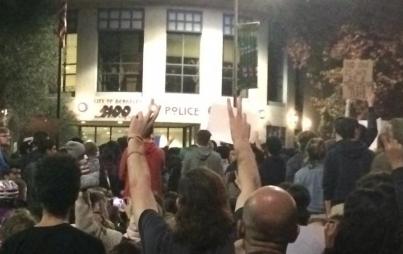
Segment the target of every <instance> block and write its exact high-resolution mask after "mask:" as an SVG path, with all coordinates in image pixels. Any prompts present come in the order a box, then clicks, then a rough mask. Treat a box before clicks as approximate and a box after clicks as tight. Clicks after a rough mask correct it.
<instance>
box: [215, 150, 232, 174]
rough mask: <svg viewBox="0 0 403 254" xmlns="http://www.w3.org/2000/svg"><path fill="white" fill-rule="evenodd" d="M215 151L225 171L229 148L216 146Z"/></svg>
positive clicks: (227, 163) (227, 164)
mask: <svg viewBox="0 0 403 254" xmlns="http://www.w3.org/2000/svg"><path fill="white" fill-rule="evenodd" d="M217 153H218V154H219V155H220V157H221V165H222V168H223V170H224V171H225V169H227V167H228V166H229V153H230V149H229V147H228V146H219V147H217Z"/></svg>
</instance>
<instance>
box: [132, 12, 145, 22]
mask: <svg viewBox="0 0 403 254" xmlns="http://www.w3.org/2000/svg"><path fill="white" fill-rule="evenodd" d="M133 18H134V19H141V20H142V19H143V12H142V11H133Z"/></svg>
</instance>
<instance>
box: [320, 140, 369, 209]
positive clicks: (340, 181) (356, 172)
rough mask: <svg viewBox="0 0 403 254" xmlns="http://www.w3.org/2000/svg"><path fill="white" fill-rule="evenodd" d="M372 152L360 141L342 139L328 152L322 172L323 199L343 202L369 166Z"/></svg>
mask: <svg viewBox="0 0 403 254" xmlns="http://www.w3.org/2000/svg"><path fill="white" fill-rule="evenodd" d="M373 158H374V154H373V153H372V152H371V151H370V150H369V149H368V148H367V146H366V144H364V143H362V142H360V141H351V140H342V141H339V142H337V143H336V144H335V145H334V146H333V147H332V149H331V150H330V151H329V152H328V154H327V156H326V159H325V167H324V173H323V191H324V198H325V200H330V201H332V204H333V205H335V204H339V203H343V202H344V200H345V199H346V197H347V195H348V194H349V193H350V192H351V191H352V190H353V189H354V187H355V183H356V181H357V180H358V179H359V178H361V177H362V176H363V175H365V174H367V173H368V172H369V170H370V168H371V163H372V159H373Z"/></svg>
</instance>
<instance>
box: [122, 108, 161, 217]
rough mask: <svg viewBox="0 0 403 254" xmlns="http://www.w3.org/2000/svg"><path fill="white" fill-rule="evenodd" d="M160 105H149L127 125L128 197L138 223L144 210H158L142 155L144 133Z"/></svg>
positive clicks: (153, 120)
mask: <svg viewBox="0 0 403 254" xmlns="http://www.w3.org/2000/svg"><path fill="white" fill-rule="evenodd" d="M160 109H161V106H157V105H155V104H154V101H151V105H150V107H149V110H148V112H147V114H146V115H143V113H142V112H140V113H138V114H137V116H135V117H133V118H132V120H131V123H130V127H129V144H128V148H127V156H128V158H127V167H128V175H129V186H130V197H131V201H132V204H133V210H132V212H133V216H134V220H135V223H136V224H137V225H138V222H139V219H140V216H141V214H142V213H143V212H144V211H145V210H149V209H151V210H154V211H158V206H157V202H156V201H155V199H154V195H153V192H152V189H151V176H150V169H149V167H148V163H147V160H146V158H145V155H144V140H143V139H144V134H145V133H147V131H148V130H149V129H150V128H152V126H153V125H154V122H155V119H156V118H157V117H158V113H159V111H160Z"/></svg>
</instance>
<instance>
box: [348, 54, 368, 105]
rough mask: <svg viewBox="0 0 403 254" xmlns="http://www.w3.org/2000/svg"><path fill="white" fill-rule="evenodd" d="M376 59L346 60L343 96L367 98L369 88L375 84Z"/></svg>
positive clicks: (354, 98)
mask: <svg viewBox="0 0 403 254" xmlns="http://www.w3.org/2000/svg"><path fill="white" fill-rule="evenodd" d="M373 73H374V61H372V60H344V63H343V98H344V99H353V100H365V95H366V91H367V89H372V86H373Z"/></svg>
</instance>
